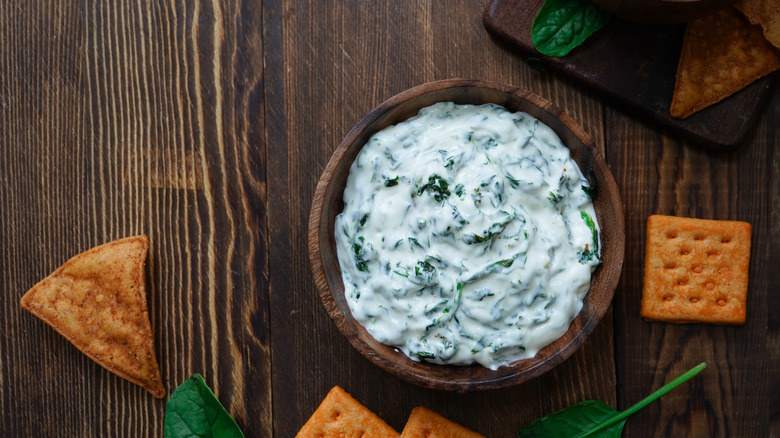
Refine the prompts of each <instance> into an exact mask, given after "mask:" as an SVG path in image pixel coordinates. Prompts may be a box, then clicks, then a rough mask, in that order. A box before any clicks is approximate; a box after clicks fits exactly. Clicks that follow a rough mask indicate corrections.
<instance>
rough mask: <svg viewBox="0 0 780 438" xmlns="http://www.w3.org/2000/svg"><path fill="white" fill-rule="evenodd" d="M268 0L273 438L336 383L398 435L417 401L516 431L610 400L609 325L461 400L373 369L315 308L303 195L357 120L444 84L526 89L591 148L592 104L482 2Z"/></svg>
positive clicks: (490, 427) (598, 118)
mask: <svg viewBox="0 0 780 438" xmlns="http://www.w3.org/2000/svg"><path fill="white" fill-rule="evenodd" d="M264 6H265V12H264V22H265V23H268V24H269V27H268V28H267V29H266V37H267V39H266V41H265V43H266V47H268V49H267V50H266V61H265V64H266V66H267V69H266V76H265V77H266V81H267V92H266V102H267V107H266V108H267V117H268V122H267V129H268V140H267V144H268V147H269V153H268V166H269V169H273V171H272V172H271V171H269V174H268V177H269V183H268V184H269V186H268V187H269V197H268V214H269V224H270V225H269V226H270V230H269V239H270V240H269V248H271V251H272V253H273V255H272V256H271V257H269V275H270V278H269V282H270V286H269V287H270V296H271V332H272V333H273V350H272V369H273V380H274V386H273V400H274V413H273V416H274V434H275V436H294V434H295V432H296V431H297V430H298V429H299V428H300V427H301V426H302V425H303V423H304V422H305V421H306V419H307V418H308V417H309V416H310V415H311V413H312V412H313V411H314V410H315V409H316V408H317V406H318V405H319V403H320V401H321V400H322V399H323V397H324V396H325V394H326V393H327V391H328V390H329V389H330V388H331V387H332V386H334V385H340V386H342V387H343V388H344V389H346V390H347V391H348V392H350V393H351V394H352V395H353V396H354V397H355V398H356V399H357V400H359V401H360V402H362V403H364V404H365V405H366V406H367V407H368V408H370V409H372V410H373V411H374V412H376V413H377V414H378V415H379V416H380V417H382V418H383V419H385V420H386V421H387V422H388V423H389V424H390V425H391V426H393V427H395V428H396V429H398V430H400V429H401V428H402V427H403V425H404V423H405V422H406V418H407V417H408V415H409V413H410V412H411V410H412V408H414V407H415V406H418V405H424V406H427V407H429V408H432V409H434V410H437V411H438V412H440V413H442V414H444V415H446V416H448V417H450V418H452V419H454V420H456V421H458V422H461V423H462V424H464V425H466V426H467V427H471V428H473V429H474V430H477V431H479V432H481V433H483V434H486V435H488V436H512V435H514V434H516V433H517V431H518V430H519V429H520V427H522V426H523V425H526V424H528V423H530V421H531V420H533V419H535V418H537V417H539V416H542V415H544V414H547V413H549V412H552V411H553V410H556V409H561V408H563V407H565V406H566V405H568V404H571V403H574V402H577V401H581V400H584V399H588V398H598V399H602V400H605V401H607V402H609V403H612V404H614V403H615V402H616V394H615V382H614V364H613V360H612V352H613V345H612V335H611V318H610V317H607V318H606V319H605V321H604V322H603V323H602V324H601V325H600V326H599V328H598V329H597V330H596V333H594V335H593V337H592V338H591V339H590V340H589V341H588V342H587V343H586V345H585V346H584V347H583V348H582V350H580V351H579V352H578V353H576V354H575V355H574V356H572V357H571V358H570V359H569V360H567V361H566V362H565V363H564V364H563V365H561V366H560V367H559V368H557V369H556V370H554V371H553V372H551V373H549V374H547V375H545V376H543V377H542V378H540V379H538V380H535V381H533V382H530V383H527V384H524V385H521V386H519V387H515V388H510V389H506V390H499V391H490V392H482V393H473V394H465V395H463V394H461V395H458V394H453V393H448V392H440V391H432V390H425V389H422V388H418V387H415V386H413V385H410V384H408V383H405V382H402V381H400V380H397V379H395V378H394V377H392V376H390V375H388V374H386V373H384V372H383V371H381V370H379V369H378V368H377V367H375V366H373V365H372V364H371V363H370V362H369V361H368V360H366V359H365V358H363V357H362V356H360V355H359V354H358V353H357V352H356V351H355V350H354V349H353V348H352V347H351V346H350V344H349V343H348V342H347V341H346V339H345V338H344V337H342V336H341V335H340V333H339V332H338V330H337V329H336V327H335V325H334V324H333V322H332V321H330V319H329V318H328V316H327V314H326V312H325V310H324V309H323V308H322V305H321V303H320V300H319V296H318V295H317V292H316V290H315V288H314V284H313V282H312V280H311V274H310V272H309V265H308V263H309V262H308V259H307V250H306V237H307V232H306V231H307V224H308V214H309V207H310V203H311V196H312V193H313V191H314V187H315V186H316V183H317V180H318V178H319V176H320V173H321V172H322V170H323V168H324V167H325V164H326V163H327V160H328V159H329V158H330V155H331V153H332V152H333V150H334V149H335V148H336V146H337V145H338V144H339V143H340V142H341V139H342V138H343V137H344V136H345V135H346V133H347V132H348V131H349V129H350V128H351V127H352V126H353V125H354V124H355V123H357V121H358V120H359V119H360V118H361V117H362V116H363V115H364V114H366V113H368V112H369V111H370V110H371V109H372V108H373V107H375V106H376V105H378V104H379V103H381V102H382V101H383V100H385V99H387V98H389V97H390V96H392V95H394V94H395V93H398V92H400V91H402V90H404V89H406V88H409V87H412V86H414V85H418V84H421V83H424V82H428V81H432V80H436V79H444V78H452V77H475V78H480V79H486V80H494V81H501V82H505V83H510V84H514V85H520V86H523V87H525V88H527V89H529V90H531V91H533V92H536V93H537V94H540V95H542V96H543V97H545V98H547V99H549V100H551V101H553V102H555V103H557V104H558V105H559V106H562V107H564V108H566V109H567V111H569V112H570V113H572V115H573V116H574V117H575V119H577V120H579V121H580V122H581V123H582V124H583V125H584V126H585V128H586V129H587V130H588V131H589V132H591V133H592V135H593V136H594V138H595V139H596V141H597V144H599V145H601V144H603V138H604V136H603V120H602V112H601V104H600V102H599V101H598V100H596V99H594V98H592V97H590V96H587V95H584V94H583V93H581V92H580V89H579V88H578V87H575V86H572V85H571V84H568V83H565V82H563V81H561V80H560V79H559V78H558V77H556V76H554V75H540V74H539V73H538V72H535V71H532V70H531V69H529V68H528V66H527V65H525V64H524V63H523V62H522V61H521V60H520V59H518V58H516V57H515V56H514V55H513V54H512V53H510V52H507V51H505V50H504V49H502V48H500V47H498V46H497V45H496V44H495V43H494V42H493V41H492V40H491V39H490V37H489V35H488V34H487V32H486V31H485V30H484V28H483V27H482V23H481V16H482V11H483V8H484V4H479V3H475V2H469V1H465V0H463V1H457V2H447V3H446V4H443V3H437V2H433V3H426V2H415V1H404V2H389V3H382V4H376V5H374V6H373V7H372V8H366V7H365V5H364V4H363V3H362V2H359V1H345V2H339V3H338V4H331V3H323V2H317V1H308V2H307V1H292V0H277V1H268V2H265V4H264ZM550 388H554V390H553V389H550ZM529 394H532V395H531V396H529Z"/></svg>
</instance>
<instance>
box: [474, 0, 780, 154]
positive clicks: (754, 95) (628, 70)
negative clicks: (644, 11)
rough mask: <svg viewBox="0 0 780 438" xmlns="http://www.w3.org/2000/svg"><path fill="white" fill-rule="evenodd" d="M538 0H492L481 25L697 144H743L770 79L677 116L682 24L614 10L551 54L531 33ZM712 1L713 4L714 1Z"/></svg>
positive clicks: (724, 147) (539, 63)
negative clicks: (580, 38) (581, 38)
mask: <svg viewBox="0 0 780 438" xmlns="http://www.w3.org/2000/svg"><path fill="white" fill-rule="evenodd" d="M629 1H630V2H631V3H633V2H638V0H629ZM543 3H544V0H493V1H491V2H490V4H489V5H488V7H487V8H486V10H485V16H484V21H485V27H486V28H487V29H488V30H489V31H490V32H491V33H492V34H493V35H495V36H496V38H497V39H499V40H500V41H502V42H504V43H506V44H509V45H512V46H513V47H514V48H515V49H516V50H517V51H518V54H519V55H520V56H522V57H523V58H524V59H528V58H531V59H534V60H535V61H534V62H535V65H536V68H544V69H549V70H554V71H558V72H561V73H562V74H564V75H565V76H567V77H569V78H571V79H572V80H575V81H578V82H580V83H582V84H584V85H585V86H586V87H588V89H591V90H594V91H596V92H598V93H600V94H602V95H604V96H608V97H609V99H611V100H613V101H614V102H615V103H619V104H621V105H622V106H623V108H624V109H626V110H628V111H631V112H633V113H635V114H637V115H639V116H640V117H644V118H646V119H648V120H652V121H654V122H655V123H656V125H657V126H659V127H661V128H663V129H666V130H668V131H671V132H675V133H676V134H677V135H680V136H683V137H685V138H686V139H688V140H690V141H693V142H695V143H696V144H698V145H700V146H701V147H706V148H709V149H712V150H715V151H723V152H726V151H729V150H733V149H735V148H737V147H739V146H741V145H742V144H743V143H744V140H745V137H746V136H747V135H748V133H749V132H751V130H752V128H753V123H755V121H756V119H757V117H758V115H759V113H760V112H761V110H763V104H764V102H765V101H766V98H767V97H768V96H769V94H770V93H771V91H770V89H769V87H770V86H771V84H772V82H773V79H772V78H771V77H764V78H761V79H759V80H757V81H755V82H753V83H752V84H750V85H749V86H748V87H745V88H744V89H742V90H740V91H739V92H737V93H735V94H733V95H732V96H729V97H728V98H726V99H724V100H722V101H721V102H718V103H717V104H714V105H712V106H710V107H707V108H705V109H703V110H701V111H699V112H697V113H695V114H693V115H691V116H690V117H688V118H686V119H682V120H681V119H677V118H674V117H672V116H671V115H670V114H669V107H670V105H671V102H672V95H673V92H674V82H675V76H676V74H677V64H678V60H679V59H680V49H681V47H682V40H683V35H684V33H685V24H677V25H658V24H641V23H637V22H634V21H628V20H623V19H620V18H618V17H613V18H612V19H611V20H610V22H609V23H608V24H607V25H606V26H605V27H604V28H603V29H601V30H600V31H598V32H596V33H595V34H593V35H592V36H591V37H590V38H589V39H588V41H587V42H586V43H585V44H583V45H581V46H580V47H577V48H575V49H574V50H572V51H571V53H569V54H568V55H567V56H565V57H560V58H555V57H549V56H544V55H542V54H541V53H539V52H538V51H537V50H536V48H535V47H534V45H533V42H532V40H531V31H530V29H531V25H532V23H533V21H534V18H535V17H536V12H537V11H539V8H541V6H542V4H543ZM627 3H629V2H625V4H627ZM638 3H641V4H642V5H645V4H646V3H658V4H660V5H662V6H663V7H680V6H681V7H685V8H692V9H694V10H695V9H697V6H696V3H697V2H691V1H685V2H679V3H675V2H666V1H662V0H650V1H647V2H638ZM711 3H715V5H716V6H717V2H711ZM625 4H624V5H625ZM635 8H636V9H640V8H638V7H637V6H635ZM659 9H660V8H659ZM699 9H701V7H699ZM672 15H674V14H672ZM647 16H648V17H649V16H650V15H647Z"/></svg>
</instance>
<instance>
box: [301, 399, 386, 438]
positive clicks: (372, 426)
mask: <svg viewBox="0 0 780 438" xmlns="http://www.w3.org/2000/svg"><path fill="white" fill-rule="evenodd" d="M398 436H399V435H398V432H396V431H395V430H393V428H392V427H390V426H388V425H387V423H385V422H384V421H382V419H381V418H379V417H378V416H377V415H376V414H374V413H373V412H371V411H370V410H369V409H368V408H366V407H365V406H363V405H361V404H360V403H359V402H358V401H357V400H355V399H354V398H352V396H351V395H349V394H347V392H346V391H344V390H343V389H341V388H340V387H338V386H334V387H333V389H331V390H330V392H328V395H327V396H325V399H324V400H323V401H322V403H321V404H320V406H319V407H318V408H317V410H316V411H314V414H312V416H311V417H310V418H309V420H308V421H307V422H306V424H304V425H303V427H302V428H301V430H300V431H298V434H297V435H296V438H330V437H334V438H336V437H338V438H342V437H343V438H359V437H372V438H373V437H376V438H382V437H398Z"/></svg>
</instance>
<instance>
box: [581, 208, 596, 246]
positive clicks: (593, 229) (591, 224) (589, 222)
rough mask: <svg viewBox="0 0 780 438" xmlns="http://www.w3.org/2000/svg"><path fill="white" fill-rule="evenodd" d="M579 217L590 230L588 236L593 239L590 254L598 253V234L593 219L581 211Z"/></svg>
mask: <svg viewBox="0 0 780 438" xmlns="http://www.w3.org/2000/svg"><path fill="white" fill-rule="evenodd" d="M580 216H582V219H584V220H585V224H586V225H587V226H588V228H590V234H591V236H592V238H593V247H592V249H591V252H592V253H593V254H598V253H599V232H598V230H597V229H596V224H595V223H594V222H593V218H592V217H590V215H589V214H588V213H587V212H584V211H581V212H580Z"/></svg>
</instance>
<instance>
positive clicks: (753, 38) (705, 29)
mask: <svg viewBox="0 0 780 438" xmlns="http://www.w3.org/2000/svg"><path fill="white" fill-rule="evenodd" d="M777 69H780V52H778V51H777V49H775V47H773V46H772V45H771V44H769V43H768V42H767V40H766V39H764V36H763V34H762V32H761V29H760V28H759V27H756V26H751V25H750V23H748V22H747V20H745V19H744V17H742V16H741V14H739V12H737V10H736V9H734V8H731V7H729V8H725V9H722V10H720V11H718V12H715V13H714V14H711V15H708V16H706V17H702V18H697V19H695V20H692V21H691V22H689V23H688V26H687V27H686V29H685V38H684V40H683V47H682V53H681V54H680V63H679V64H678V66H677V79H676V83H675V86H674V95H673V97H672V105H671V108H670V113H671V115H672V117H676V118H680V119H684V118H686V117H689V116H690V115H691V114H693V113H695V112H697V111H699V110H701V109H703V108H706V107H708V106H710V105H712V104H714V103H717V102H720V101H721V100H723V99H725V98H726V97H728V96H730V95H732V94H734V93H736V92H737V91H739V90H741V89H742V88H744V87H746V86H748V85H750V84H751V83H753V82H754V81H756V80H757V79H760V78H762V77H764V76H766V75H768V74H769V73H772V72H773V71H775V70H777Z"/></svg>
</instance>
